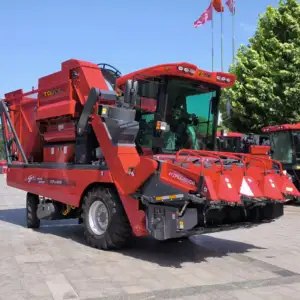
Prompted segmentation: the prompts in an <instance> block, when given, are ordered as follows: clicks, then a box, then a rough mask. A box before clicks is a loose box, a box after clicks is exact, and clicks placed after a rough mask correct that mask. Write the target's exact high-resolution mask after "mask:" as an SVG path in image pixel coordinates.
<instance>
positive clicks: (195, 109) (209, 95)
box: [137, 78, 219, 153]
mask: <svg viewBox="0 0 300 300" xmlns="http://www.w3.org/2000/svg"><path fill="white" fill-rule="evenodd" d="M217 94H218V93H217V88H216V87H214V86H212V85H206V84H199V82H195V81H191V80H184V79H177V78H175V79H174V78H173V79H168V80H167V81H165V82H161V81H156V82H155V81H151V82H150V81H149V82H147V81H144V82H139V93H138V96H139V101H138V103H137V108H138V107H139V111H138V113H137V116H138V120H139V123H140V131H139V134H138V138H137V145H138V146H139V147H140V148H142V149H143V152H144V153H145V152H148V153H149V151H150V152H151V150H152V149H153V148H156V149H158V151H156V153H157V152H159V153H169V152H174V151H178V150H180V149H183V148H185V149H195V150H197V149H206V148H207V144H209V142H211V140H210V141H208V137H209V136H210V139H211V138H212V133H213V127H214V124H216V122H215V118H216V115H217V114H216V113H214V112H215V111H217V106H218V100H219V99H218V98H219V96H218V97H217ZM158 121H163V122H166V123H167V125H168V129H167V130H164V131H162V132H160V133H159V132H158V131H157V128H156V124H157V122H158Z"/></svg>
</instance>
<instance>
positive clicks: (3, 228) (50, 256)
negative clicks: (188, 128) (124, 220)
mask: <svg viewBox="0 0 300 300" xmlns="http://www.w3.org/2000/svg"><path fill="white" fill-rule="evenodd" d="M0 198H1V202H0V241H1V243H0V300H2V299H3V300H4V299H5V300H7V299H9V300H24V299H26V300H27V299H28V300H29V299H30V300H35V299H40V300H50V299H52V300H53V299H54V300H58V299H61V300H62V299H64V300H75V299H90V300H96V299H99V300H102V299H108V300H114V299H143V300H150V299H184V300H194V299H230V300H232V299H243V300H247V299H250V300H257V299H258V300H259V299H299V294H298V293H300V253H299V246H300V235H299V234H298V233H299V229H298V227H300V207H299V208H297V207H287V208H286V215H285V217H284V218H282V219H281V220H278V221H277V222H276V223H273V224H266V225H264V226H262V227H260V228H254V229H248V230H245V229H241V230H237V231H231V232H228V233H225V232H224V233H218V234H211V235H205V236H198V237H195V238H192V239H191V241H185V242H181V243H177V244H174V243H171V244H168V243H167V244H160V243H158V242H155V241H154V240H151V239H139V240H136V241H135V243H134V245H133V246H132V248H130V249H127V250H123V251H120V252H104V251H99V250H95V249H92V248H90V247H88V246H86V245H85V243H84V240H83V238H82V229H81V227H80V226H77V225H75V222H73V221H71V222H68V223H66V224H64V225H63V226H62V224H61V223H57V222H56V223H54V222H52V223H49V222H48V223H46V222H44V223H43V226H42V227H41V229H40V231H39V232H35V231H32V230H29V229H27V228H25V209H24V205H25V194H24V193H23V192H21V191H18V190H16V189H11V188H8V187H6V185H5V181H4V177H3V175H0Z"/></svg>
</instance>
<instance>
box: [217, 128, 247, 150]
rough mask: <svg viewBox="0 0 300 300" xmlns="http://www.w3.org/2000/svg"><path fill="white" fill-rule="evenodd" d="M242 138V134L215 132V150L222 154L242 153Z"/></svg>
mask: <svg viewBox="0 0 300 300" xmlns="http://www.w3.org/2000/svg"><path fill="white" fill-rule="evenodd" d="M243 138H244V134H242V133H239V132H230V131H229V132H227V130H224V129H222V130H221V131H218V132H217V148H218V150H219V151H224V152H238V153H240V152H243Z"/></svg>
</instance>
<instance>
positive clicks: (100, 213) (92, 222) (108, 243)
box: [81, 186, 132, 250]
mask: <svg viewBox="0 0 300 300" xmlns="http://www.w3.org/2000/svg"><path fill="white" fill-rule="evenodd" d="M81 217H82V220H83V225H84V235H85V238H86V240H87V243H88V244H89V245H90V246H92V247H94V248H98V249H102V250H112V249H120V248H122V247H124V246H125V245H126V244H127V243H128V242H129V241H130V240H131V237H132V229H131V226H130V223H129V221H128V218H127V215H126V213H125V210H124V208H123V205H122V203H121V201H120V199H119V196H118V194H117V193H116V192H115V190H114V189H112V188H106V187H101V186H98V187H95V188H92V189H91V190H90V191H88V193H87V194H86V195H85V197H84V199H83V204H82V216H81Z"/></svg>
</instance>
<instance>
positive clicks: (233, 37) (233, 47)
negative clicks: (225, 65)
mask: <svg viewBox="0 0 300 300" xmlns="http://www.w3.org/2000/svg"><path fill="white" fill-rule="evenodd" d="M232 3H233V10H232V64H233V65H234V54H235V0H232Z"/></svg>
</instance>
